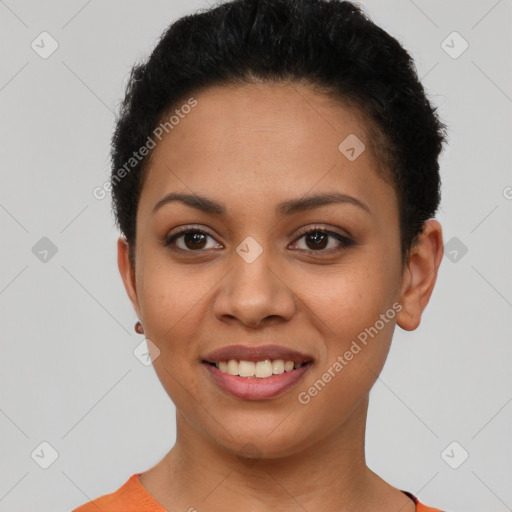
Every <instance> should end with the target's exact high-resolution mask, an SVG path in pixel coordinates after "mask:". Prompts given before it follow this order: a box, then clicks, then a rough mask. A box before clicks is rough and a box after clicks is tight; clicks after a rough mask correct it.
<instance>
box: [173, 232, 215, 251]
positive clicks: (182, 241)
mask: <svg viewBox="0 0 512 512" xmlns="http://www.w3.org/2000/svg"><path fill="white" fill-rule="evenodd" d="M208 238H211V239H212V240H215V239H214V238H213V237H212V236H211V235H210V234H209V233H208V232H206V231H203V230H200V229H190V228H185V229H182V230H181V231H179V232H178V233H174V234H173V235H170V236H168V237H166V239H165V242H164V245H165V246H166V247H170V248H171V249H172V250H178V251H184V252H201V251H202V250H204V249H214V248H215V245H214V246H213V247H205V246H206V245H207V240H208ZM217 245H220V244H217Z"/></svg>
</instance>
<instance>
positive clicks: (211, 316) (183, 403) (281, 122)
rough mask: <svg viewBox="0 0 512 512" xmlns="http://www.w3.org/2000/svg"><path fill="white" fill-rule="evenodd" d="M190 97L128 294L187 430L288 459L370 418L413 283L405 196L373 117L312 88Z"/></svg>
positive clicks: (166, 157)
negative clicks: (385, 158)
mask: <svg viewBox="0 0 512 512" xmlns="http://www.w3.org/2000/svg"><path fill="white" fill-rule="evenodd" d="M195 99H196V101H197V105H196V106H195V107H194V108H191V109H190V113H188V114H187V115H184V114H182V116H181V117H180V118H179V122H178V123H177V124H175V125H174V128H173V129H172V130H170V131H169V133H167V134H165V132H164V135H165V136H164V137H163V138H162V140H161V141H159V142H158V141H157V146H156V147H155V149H154V150H153V153H152V159H151V163H150V167H149V174H148V177H147V180H146V182H145V184H144V187H143V190H142V194H141V197H140V203H139V206H138V213H137V246H136V269H135V274H134V290H136V292H134V293H133V294H132V295H131V298H132V301H133V304H134V306H135V309H136V311H137V314H138V316H139V318H140V320H141V322H142V324H143V326H144V329H145V335H146V338H148V339H149V340H151V342H152V343H153V344H154V345H156V347H158V350H159V351H160V353H159V355H158V357H156V359H155V360H154V362H153V365H154V368H155V371H156V372H157V375H158V377H159V379H160V381H161V383H162V385H163V386H164V388H165V390H166V391H167V393H168V394H169V396H170V397H171V399H172V400H173V402H174V403H175V405H176V408H177V412H178V421H179V422H181V423H179V424H180V425H182V428H186V429H188V430H189V432H191V433H193V434H194V435H200V436H201V437H202V438H203V439H206V440H209V441H211V442H213V443H215V444H216V446H217V447H223V448H225V449H227V450H229V451H232V452H233V453H236V452H238V451H239V450H241V449H242V448H243V447H244V446H247V445H248V444H250V445H254V447H253V449H254V450H256V451H257V452H260V453H262V454H264V455H266V456H268V457H277V456H282V455H286V454H293V453H296V452H298V451H299V450H301V449H303V448H304V447H306V446H312V445H313V444H314V443H317V442H318V441H319V440H321V439H324V438H327V436H330V435H332V434H335V432H336V431H337V429H339V428H340V427H341V426H342V425H344V424H346V422H347V421H348V420H349V419H351V418H352V419H353V418H354V417H355V416H356V415H357V411H360V412H361V411H362V410H363V409H364V408H365V405H366V399H367V396H368V393H369V390H370V388H371V387H372V385H373V383H374V382H375V380H376V378H377V376H378V374H379V373H380V371H381V369H382V366H383V364H384V362H385V359H386V356H387V353H388V350H389V346H390V342H391V337H392V334H393V330H394V327H395V324H396V322H397V312H398V311H399V310H400V308H401V306H400V304H399V302H400V299H401V294H402V285H403V279H402V277H403V269H402V265H401V254H400V232H399V216H398V205H397V199H396V194H395V191H394V189H393V188H392V187H391V186H390V185H389V184H388V183H387V182H386V181H384V180H383V179H382V178H381V177H380V176H379V175H378V173H377V172H376V168H377V167H376V166H377V161H376V159H375V155H374V154H373V152H372V141H371V140H369V138H368V134H367V131H366V129H365V126H364V124H362V118H361V117H360V116H359V115H358V114H357V112H355V111H353V110H351V109H349V108H347V107H343V106H341V105H339V104H337V103H334V102H333V100H329V99H328V98H326V97H324V96H321V95H318V94H317V93H315V92H314V91H313V90H312V89H309V88H305V87H292V86H290V85H286V84H280V85H248V86H246V87H244V88H243V89H242V88H234V87H233V88H231V87H216V88H211V89H209V90H207V91H204V92H202V93H201V94H199V95H197V96H196V97H195ZM186 110H187V111H188V109H186ZM356 137H357V138H356ZM347 138H348V139H347ZM344 141H345V142H344ZM361 143H362V144H364V146H365V148H364V147H363V145H362V144H361ZM340 144H341V146H340ZM168 194H185V195H187V196H191V197H192V198H194V197H195V198H196V207H194V206H193V205H192V203H191V202H190V201H187V202H188V204H186V202H184V201H181V200H178V199H175V200H172V201H171V200H169V201H165V200H164V198H166V196H167V195H168ZM324 195H326V197H324V198H323V199H315V200H313V199H311V200H310V198H313V197H316V196H324ZM199 197H201V198H202V200H201V201H199V200H198V198H199ZM157 205H159V206H157ZM194 230H195V232H194ZM322 230H328V231H330V232H332V234H325V233H323V231H322ZM183 231H185V232H187V233H186V234H185V235H183ZM305 231H311V232H310V234H306V235H305V234H304V232H305ZM179 233H181V235H179ZM173 235H178V236H176V237H173ZM171 238H172V240H170V243H169V245H167V246H166V245H165V242H166V239H171ZM119 247H120V255H121V257H122V258H124V257H125V256H126V254H125V252H124V250H125V249H124V246H123V244H122V243H121V242H120V245H119ZM125 284H127V283H126V281H125ZM127 286H128V288H129V286H130V285H129V284H127ZM269 345H271V346H272V347H269ZM150 346H151V345H150ZM152 352H153V356H156V355H157V354H158V351H157V350H155V349H153V351H152ZM216 352H217V353H216ZM230 359H233V360H234V361H236V363H235V362H231V363H229V365H228V368H229V370H230V371H231V372H232V373H238V372H239V373H242V374H243V375H249V376H245V377H244V376H237V375H231V374H230V373H229V372H226V367H225V366H224V364H222V363H224V362H225V361H228V360H230ZM240 360H241V361H243V362H242V363H241V364H238V362H239V361H240ZM265 360H268V361H269V362H265ZM281 360H282V361H283V362H282V363H281V362H280V361H281ZM286 361H293V362H294V363H301V362H302V363H305V364H304V365H303V366H302V367H301V368H298V369H294V370H291V369H290V363H288V364H286ZM258 362H259V363H258ZM212 363H221V364H219V366H220V368H217V367H216V366H214V365H213V364H212ZM284 366H286V368H288V371H284V373H283V367H284ZM254 372H258V373H257V375H259V376H260V377H254V376H253V377H251V376H250V375H253V374H254ZM269 372H272V376H271V377H262V376H264V375H268V374H269ZM273 372H276V373H275V374H274V373H273ZM315 383H316V384H315ZM185 425H186V426H185Z"/></svg>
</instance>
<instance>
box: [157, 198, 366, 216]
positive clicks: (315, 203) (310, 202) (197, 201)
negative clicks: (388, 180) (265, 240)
mask: <svg viewBox="0 0 512 512" xmlns="http://www.w3.org/2000/svg"><path fill="white" fill-rule="evenodd" d="M176 201H178V202H181V203H183V204H185V205H187V206H190V207H191V208H195V209H196V210H200V211H202V212H205V213H211V214H214V215H219V216H225V215H226V214H227V210H226V207H225V206H224V205H222V204H221V203H218V202H217V201H214V200H213V199H209V198H207V197H204V196H200V195H197V194H180V193H176V192H171V193H170V194H167V195H166V196H164V197H163V198H162V199H160V200H159V201H158V202H157V203H156V204H155V206H154V207H153V213H154V212H156V210H158V209H159V208H161V207H162V206H164V205H166V204H169V203H172V202H176ZM330 204H352V205H354V206H358V207H359V208H361V209H363V210H365V211H366V212H368V213H370V214H371V211H370V208H369V207H368V206H367V205H366V204H364V203H363V202H361V201H360V200H359V199H356V198H355V197H352V196H349V195H346V194H340V193H338V192H333V193H323V194H315V195H310V196H304V197H301V198H298V199H289V200H287V201H284V202H282V203H279V204H278V205H277V207H276V213H277V214H278V215H279V216H285V215H293V214H295V213H299V212H303V211H306V210H312V209H313V208H318V207H320V206H326V205H330Z"/></svg>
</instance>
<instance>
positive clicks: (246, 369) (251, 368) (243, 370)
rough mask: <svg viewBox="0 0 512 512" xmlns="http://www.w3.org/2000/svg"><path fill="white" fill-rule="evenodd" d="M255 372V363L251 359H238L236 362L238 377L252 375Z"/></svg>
mask: <svg viewBox="0 0 512 512" xmlns="http://www.w3.org/2000/svg"><path fill="white" fill-rule="evenodd" d="M255 373H256V363H253V362H252V361H240V362H239V363H238V375H240V377H254V374H255Z"/></svg>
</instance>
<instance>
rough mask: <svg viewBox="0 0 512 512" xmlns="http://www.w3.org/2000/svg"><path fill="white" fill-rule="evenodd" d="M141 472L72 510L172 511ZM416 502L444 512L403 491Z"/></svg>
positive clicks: (423, 509) (420, 511)
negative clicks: (144, 482) (157, 497)
mask: <svg viewBox="0 0 512 512" xmlns="http://www.w3.org/2000/svg"><path fill="white" fill-rule="evenodd" d="M140 475H141V473H135V475H132V476H131V477H130V478H129V479H128V481H127V482H126V483H125V484H123V485H122V486H121V487H120V488H119V489H118V490H117V491H115V492H113V493H111V494H104V495H103V496H100V497H99V498H96V499H95V500H93V501H90V502H88V503H85V504H83V505H82V506H80V507H78V508H75V509H74V510H72V512H170V511H167V510H166V509H165V508H164V507H162V505H160V504H159V503H158V502H157V501H156V500H155V499H154V498H153V497H152V496H151V495H150V494H149V493H148V491H146V489H145V488H144V487H143V486H142V484H141V483H140V482H139V476H140ZM402 492H403V493H404V494H407V496H409V497H410V498H411V499H412V500H414V502H415V503H416V512H442V511H441V510H439V509H437V508H430V507H427V506H426V505H423V504H422V503H420V502H419V501H418V498H416V496H414V495H413V494H411V493H410V492H406V491H402Z"/></svg>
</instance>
